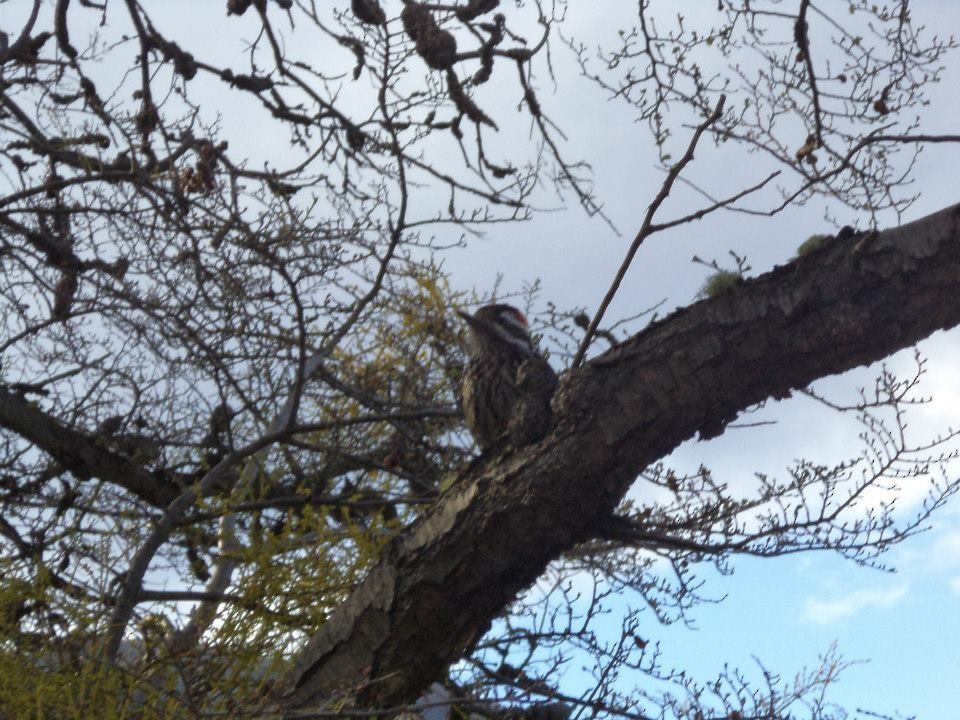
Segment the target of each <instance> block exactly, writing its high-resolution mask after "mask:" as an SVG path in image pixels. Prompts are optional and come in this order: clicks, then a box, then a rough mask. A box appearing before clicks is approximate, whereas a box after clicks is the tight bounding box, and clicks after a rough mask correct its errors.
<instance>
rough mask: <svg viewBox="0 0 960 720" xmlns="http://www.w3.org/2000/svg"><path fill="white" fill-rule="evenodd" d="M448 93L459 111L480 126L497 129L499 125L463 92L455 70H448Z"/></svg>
mask: <svg viewBox="0 0 960 720" xmlns="http://www.w3.org/2000/svg"><path fill="white" fill-rule="evenodd" d="M447 91H448V92H449V93H450V99H451V100H453V104H454V105H456V106H457V110H458V111H460V112H461V113H463V114H464V115H466V116H467V117H468V118H470V119H471V120H473V121H474V122H475V123H477V124H478V125H479V124H480V123H483V124H484V125H489V126H490V127H492V128H494V129H497V124H496V123H495V122H494V121H493V120H491V119H490V118H489V117H488V116H487V115H486V113H484V112H483V110H481V109H480V108H479V107H478V106H477V104H476V103H475V102H474V101H473V100H472V99H471V98H470V97H469V96H468V95H467V94H466V93H465V92H464V91H463V86H462V85H461V84H460V80H459V79H458V78H457V75H456V73H455V72H454V71H453V70H447Z"/></svg>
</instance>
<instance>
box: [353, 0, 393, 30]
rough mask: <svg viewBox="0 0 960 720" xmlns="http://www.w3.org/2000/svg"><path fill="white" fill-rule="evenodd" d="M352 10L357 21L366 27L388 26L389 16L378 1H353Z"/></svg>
mask: <svg viewBox="0 0 960 720" xmlns="http://www.w3.org/2000/svg"><path fill="white" fill-rule="evenodd" d="M350 9H351V10H353V14H354V15H355V16H356V18H357V20H359V21H360V22H362V23H364V24H366V25H386V24H387V16H386V15H385V14H384V12H383V8H381V7H380V3H379V2H377V0H352V2H351V3H350Z"/></svg>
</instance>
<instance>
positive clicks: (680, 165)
mask: <svg viewBox="0 0 960 720" xmlns="http://www.w3.org/2000/svg"><path fill="white" fill-rule="evenodd" d="M726 100H727V96H726V95H721V96H720V99H719V100H718V101H717V106H716V107H715V108H714V109H713V112H712V113H710V116H709V117H708V118H707V119H706V120H704V121H703V122H702V123H700V125H698V126H697V129H696V130H694V133H693V137H692V138H691V139H690V145H689V146H688V147H687V151H686V152H685V153H684V154H683V157H682V158H680V160H679V161H678V162H677V163H676V164H675V165H674V166H673V167H671V168H670V172H668V173H667V177H666V179H665V180H664V181H663V186H662V187H661V188H660V192H658V193H657V196H656V197H655V198H654V199H653V202H652V203H650V207H648V208H647V214H646V216H645V217H644V218H643V224H642V225H641V226H640V230H639V231H638V232H637V235H636V237H634V238H633V243H631V245H630V249H629V250H628V251H627V254H626V257H624V258H623V262H622V263H621V264H620V269H619V270H618V271H617V274H616V277H614V279H613V283H611V285H610V288H609V289H608V290H607V294H606V295H605V296H604V298H603V302H601V303H600V308H599V309H598V310H597V314H596V315H594V316H593V320H591V321H590V327H588V328H587V332H586V334H584V336H583V340H581V341H580V347H578V348H577V354H576V355H574V357H573V363H572V367H577V366H578V365H580V363H581V362H582V361H583V356H584V355H586V353H587V348H589V347H590V341H591V340H593V336H594V335H595V334H596V332H597V327H598V326H599V325H600V321H601V320H602V319H603V315H604V313H605V312H606V311H607V308H608V307H609V306H610V303H611V302H612V301H613V298H614V296H615V295H616V294H617V290H619V289H620V283H621V282H623V277H624V276H625V275H626V274H627V270H628V269H629V268H630V264H631V263H632V262H633V258H634V256H635V255H636V254H637V250H639V249H640V245H641V243H643V241H644V240H646V239H647V237H649V236H650V235H651V234H652V233H653V232H654V231H655V229H654V225H653V216H654V215H655V214H656V212H657V210H659V209H660V206H661V205H662V204H663V202H664V200H666V199H667V196H668V195H670V190H671V189H672V188H673V183H674V181H676V179H677V176H678V175H679V174H680V173H681V172H682V171H683V169H684V168H685V167H686V166H687V164H688V163H689V162H690V161H691V160H693V151H694V150H695V149H696V147H697V143H699V142H700V137H701V136H702V135H703V133H704V132H706V130H707V128H709V127H710V126H711V125H713V124H714V123H715V122H716V121H717V120H719V119H720V115H721V113H722V112H723V105H724V103H725V102H726Z"/></svg>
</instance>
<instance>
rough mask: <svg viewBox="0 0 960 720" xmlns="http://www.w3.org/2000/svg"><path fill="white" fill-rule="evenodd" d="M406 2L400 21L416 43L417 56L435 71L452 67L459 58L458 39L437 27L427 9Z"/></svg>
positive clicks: (411, 2)
mask: <svg viewBox="0 0 960 720" xmlns="http://www.w3.org/2000/svg"><path fill="white" fill-rule="evenodd" d="M404 1H405V3H406V4H405V6H404V8H403V10H402V11H401V12H400V20H401V21H402V22H403V29H404V30H405V31H406V33H407V35H409V36H410V39H411V40H413V42H414V43H416V49H417V54H418V55H420V57H422V58H423V60H424V62H426V63H427V65H429V66H430V67H432V68H433V69H434V70H444V69H446V68H449V67H451V66H452V65H453V63H454V61H455V60H456V57H457V41H456V38H454V37H453V34H452V33H449V32H447V31H446V30H442V29H441V28H440V26H439V25H437V22H436V20H434V19H433V15H432V14H431V13H430V11H429V10H427V8H426V7H424V6H423V5H421V4H420V3H418V2H414V0H404Z"/></svg>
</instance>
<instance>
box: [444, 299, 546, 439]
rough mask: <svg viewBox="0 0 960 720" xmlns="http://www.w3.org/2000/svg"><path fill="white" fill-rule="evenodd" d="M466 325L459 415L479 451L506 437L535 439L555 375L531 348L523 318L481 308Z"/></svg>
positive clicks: (508, 310)
mask: <svg viewBox="0 0 960 720" xmlns="http://www.w3.org/2000/svg"><path fill="white" fill-rule="evenodd" d="M460 316H461V317H462V318H463V319H464V320H465V321H466V322H467V326H468V340H469V347H470V363H469V364H468V365H467V370H466V372H465V374H464V378H463V388H462V401H463V414H464V417H465V419H466V422H467V427H468V428H470V432H471V433H473V437H474V439H475V440H476V441H477V445H479V446H480V449H481V450H487V449H488V448H490V447H491V446H493V445H494V444H495V443H496V442H497V441H498V440H500V439H501V438H503V437H504V436H506V435H508V434H509V435H511V436H514V437H511V438H510V439H511V440H512V441H514V442H515V443H517V444H520V443H524V442H531V441H532V440H535V439H538V437H539V436H541V435H542V434H543V432H544V431H545V429H546V425H547V424H548V423H549V418H550V397H551V395H552V394H553V390H554V388H555V387H556V384H557V376H556V373H554V371H553V369H552V368H551V367H550V365H549V363H547V361H546V360H545V359H544V358H543V356H541V355H540V354H539V353H538V352H537V350H536V348H535V347H534V345H533V340H532V339H531V338H530V333H529V332H528V330H527V320H526V318H525V317H524V316H523V313H521V312H520V311H519V310H517V309H516V308H514V307H511V306H510V305H503V304H495V305H484V306H483V307H481V308H480V309H479V310H477V312H476V313H475V314H473V315H469V314H467V313H463V312H461V313H460Z"/></svg>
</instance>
